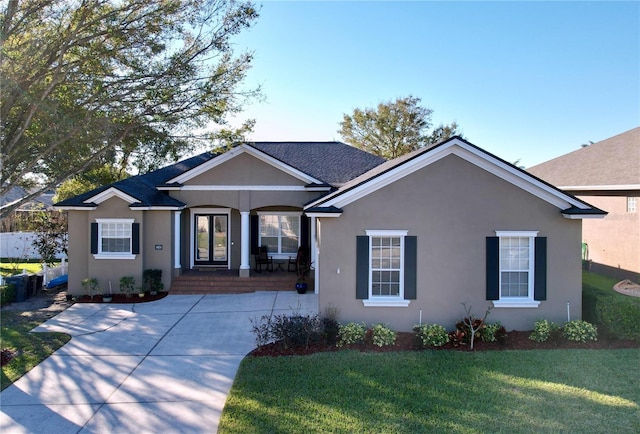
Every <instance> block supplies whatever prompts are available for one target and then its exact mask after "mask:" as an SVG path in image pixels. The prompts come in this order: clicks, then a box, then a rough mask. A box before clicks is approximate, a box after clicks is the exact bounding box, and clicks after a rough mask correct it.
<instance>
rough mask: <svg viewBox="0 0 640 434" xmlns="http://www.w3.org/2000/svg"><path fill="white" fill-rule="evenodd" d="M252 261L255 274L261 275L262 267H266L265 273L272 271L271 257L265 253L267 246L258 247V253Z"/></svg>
mask: <svg viewBox="0 0 640 434" xmlns="http://www.w3.org/2000/svg"><path fill="white" fill-rule="evenodd" d="M253 261H254V263H255V268H254V271H255V272H256V273H262V266H263V265H266V266H267V271H273V257H272V256H269V254H268V252H267V246H260V247H259V248H258V253H257V254H256V255H253Z"/></svg>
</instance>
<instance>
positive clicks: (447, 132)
mask: <svg viewBox="0 0 640 434" xmlns="http://www.w3.org/2000/svg"><path fill="white" fill-rule="evenodd" d="M420 101H421V100H420V98H417V97H413V96H408V97H405V98H397V99H396V100H395V101H387V102H382V103H380V104H378V106H377V107H376V108H365V109H359V108H356V109H355V110H354V111H353V114H351V115H348V114H345V115H344V116H343V119H342V122H340V130H338V132H339V133H340V135H341V136H342V138H343V139H344V140H345V141H346V142H347V143H349V144H350V145H352V146H355V147H356V148H359V149H362V150H365V151H367V152H371V153H373V154H376V155H379V156H381V157H384V158H387V159H391V158H396V157H399V156H400V155H404V154H407V153H409V152H411V151H415V150H416V149H419V148H421V147H423V146H427V145H429V144H432V143H436V142H438V141H440V140H443V139H447V138H449V137H452V136H454V135H459V134H460V133H459V131H458V124H456V123H455V122H454V123H452V124H451V125H442V124H441V125H440V126H438V127H436V128H435V129H434V130H433V131H429V129H430V128H431V126H432V123H431V115H432V114H433V110H431V109H429V108H426V107H422V106H420Z"/></svg>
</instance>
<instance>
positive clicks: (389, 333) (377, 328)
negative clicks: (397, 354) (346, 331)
mask: <svg viewBox="0 0 640 434" xmlns="http://www.w3.org/2000/svg"><path fill="white" fill-rule="evenodd" d="M371 340H372V342H373V345H376V346H378V347H385V346H389V345H393V344H394V343H395V342H396V332H394V331H393V330H391V329H390V328H389V327H387V325H385V324H376V325H374V326H373V329H371Z"/></svg>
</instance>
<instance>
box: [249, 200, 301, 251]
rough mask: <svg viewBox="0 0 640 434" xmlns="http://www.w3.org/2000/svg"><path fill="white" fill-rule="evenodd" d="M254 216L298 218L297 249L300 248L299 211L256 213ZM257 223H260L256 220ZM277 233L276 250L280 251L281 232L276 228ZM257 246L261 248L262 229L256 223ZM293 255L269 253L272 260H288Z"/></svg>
mask: <svg viewBox="0 0 640 434" xmlns="http://www.w3.org/2000/svg"><path fill="white" fill-rule="evenodd" d="M256 214H257V215H258V216H263V215H264V216H267V215H269V216H279V217H281V216H287V217H298V247H300V241H301V240H300V237H301V236H302V234H301V233H300V232H302V213H301V212H299V211H258V212H256ZM258 222H260V220H258ZM278 230H279V232H278V250H279V251H281V250H282V237H281V235H282V232H281V230H280V228H278ZM258 245H259V246H261V245H262V227H261V226H260V223H258ZM293 255H297V252H296V253H271V256H272V257H273V259H288V258H290V257H291V256H293Z"/></svg>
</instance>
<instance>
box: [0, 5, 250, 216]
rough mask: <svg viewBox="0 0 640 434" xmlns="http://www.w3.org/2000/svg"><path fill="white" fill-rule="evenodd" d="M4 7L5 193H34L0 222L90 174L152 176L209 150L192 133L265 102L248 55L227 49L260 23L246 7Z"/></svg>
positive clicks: (0, 186) (1, 156)
mask: <svg viewBox="0 0 640 434" xmlns="http://www.w3.org/2000/svg"><path fill="white" fill-rule="evenodd" d="M2 4H3V6H1V7H2V9H3V10H1V11H0V14H1V15H0V46H1V48H0V49H1V53H0V54H1V56H2V57H1V62H0V80H1V81H0V93H1V103H2V104H1V107H0V119H1V122H2V134H1V135H0V139H1V145H2V146H1V149H0V173H1V182H0V194H4V193H5V192H6V191H8V190H9V189H10V188H11V187H13V186H17V185H20V186H24V187H34V186H36V187H37V188H31V189H30V190H29V191H30V194H29V195H27V196H25V197H24V198H23V200H22V201H20V202H19V203H15V204H13V205H12V206H11V207H4V208H3V209H2V211H1V212H0V217H1V216H4V215H7V214H8V213H9V212H11V210H12V209H13V208H15V207H17V206H19V205H20V204H21V203H24V202H26V201H28V200H30V199H32V198H33V197H36V196H37V195H38V194H40V193H41V192H42V191H45V190H47V189H51V188H55V187H56V186H57V185H59V184H60V183H61V182H62V181H64V180H65V179H68V178H70V177H72V176H73V175H75V174H78V173H81V172H83V171H85V170H88V169H90V168H94V167H100V166H102V165H103V164H106V163H110V164H113V165H114V166H116V167H120V168H129V167H131V168H134V169H137V170H139V171H141V172H144V171H147V170H150V169H154V168H157V167H159V166H160V165H162V164H164V163H166V161H167V160H176V159H178V158H179V157H180V156H181V155H182V154H184V153H185V152H186V151H188V150H191V149H193V148H195V147H201V146H207V147H212V145H213V144H214V143H215V139H217V138H218V136H216V135H212V134H209V133H202V134H200V135H196V134H195V133H194V132H195V131H208V130H210V127H211V126H215V125H217V126H220V127H221V128H222V127H224V126H225V125H226V118H227V116H228V115H230V114H236V113H238V112H239V111H240V109H241V108H242V106H243V104H244V103H246V99H247V98H251V97H254V96H257V95H258V94H259V89H253V90H247V89H242V88H241V87H240V83H241V81H242V79H243V78H244V77H245V75H246V72H247V70H248V68H249V65H250V62H251V59H252V54H251V53H241V54H235V53H234V50H233V47H232V44H231V38H232V37H233V36H234V35H236V34H238V33H240V32H241V31H242V30H244V29H246V28H248V27H250V26H251V25H252V24H253V22H254V21H255V20H256V19H257V17H258V11H257V9H256V7H255V6H254V5H253V4H252V3H251V2H250V1H242V0H240V1H238V0H154V1H148V0H9V1H7V2H3V3H2ZM5 5H6V6H5ZM225 134H226V135H228V133H225ZM212 141H213V143H212Z"/></svg>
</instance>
